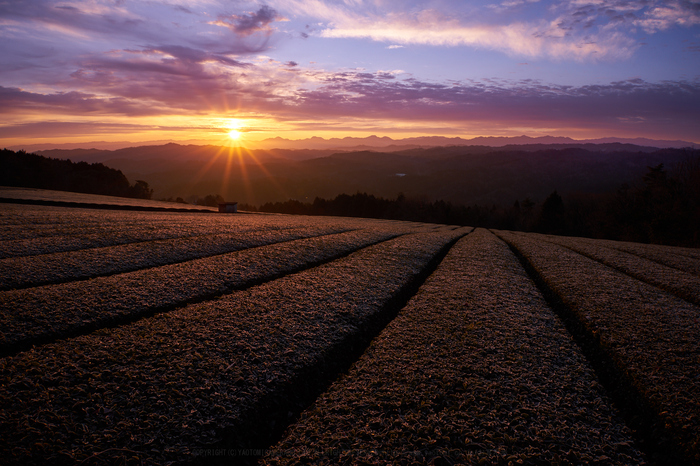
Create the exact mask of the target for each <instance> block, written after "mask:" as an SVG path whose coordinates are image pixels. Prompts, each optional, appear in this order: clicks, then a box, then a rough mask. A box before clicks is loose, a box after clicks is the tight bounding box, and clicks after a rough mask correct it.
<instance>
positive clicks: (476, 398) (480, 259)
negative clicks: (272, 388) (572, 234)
mask: <svg viewBox="0 0 700 466" xmlns="http://www.w3.org/2000/svg"><path fill="white" fill-rule="evenodd" d="M357 461H361V462H362V464H387V462H389V463H394V464H396V463H401V464H438V463H439V464H477V463H478V464H508V463H509V462H513V463H516V462H524V464H556V463H560V464H562V463H587V464H609V463H615V464H641V463H643V462H644V459H643V456H642V455H641V454H640V452H639V451H637V450H636V449H635V447H634V446H633V441H632V438H631V433H630V431H629V430H628V429H627V428H626V427H625V426H624V424H623V422H622V420H621V419H620V418H619V417H618V415H617V413H616V412H615V409H614V408H613V407H612V406H611V403H610V400H609V399H608V398H607V397H606V395H605V393H604V391H603V390H602V388H601V386H600V385H599V384H598V382H597V381H596V377H595V374H594V373H593V372H592V371H591V369H590V368H589V367H588V366H587V364H586V360H585V358H584V357H583V355H582V354H581V353H580V351H579V349H578V347H577V346H576V345H575V344H574V342H573V341H572V339H571V337H570V336H569V335H568V333H567V332H566V330H565V328H564V327H563V325H562V324H561V323H560V322H559V321H558V319H557V318H556V316H555V315H554V313H553V312H552V311H551V310H550V309H549V308H548V307H547V305H546V303H545V301H544V299H543V298H542V296H541V295H540V294H539V292H538V290H537V288H536V287H535V285H534V283H532V282H531V281H530V279H529V278H528V277H527V275H526V274H525V272H524V270H523V269H522V268H521V267H520V264H519V263H518V260H517V259H516V258H515V256H513V254H512V253H511V252H510V250H509V249H508V247H507V246H506V245H505V244H504V243H503V242H502V241H500V240H498V239H497V238H496V237H495V236H493V234H491V233H489V232H487V231H486V230H477V231H476V232H475V233H472V234H470V235H469V236H467V237H465V238H464V239H462V240H460V242H458V243H457V245H456V246H455V247H453V248H452V250H451V251H450V253H449V254H448V256H447V257H446V258H445V260H444V261H443V262H442V264H441V265H440V267H439V268H438V269H437V271H436V272H435V273H433V274H432V276H431V277H430V278H429V279H428V281H427V282H426V283H425V284H424V285H423V286H422V287H421V289H420V291H419V293H417V294H416V295H415V296H414V297H413V299H412V300H411V301H410V302H409V303H408V305H407V306H406V307H405V308H404V309H403V310H402V311H401V313H400V314H399V316H398V317H397V318H396V319H394V320H393V321H392V322H391V324H389V326H388V327H387V328H386V329H385V330H384V331H383V332H382V333H381V334H380V335H379V337H378V338H376V339H375V341H374V342H373V343H372V345H371V346H370V347H369V349H368V350H367V351H366V352H365V354H364V355H363V356H362V357H361V358H360V359H359V360H358V361H357V362H356V363H355V364H354V366H353V367H352V369H351V370H350V372H349V373H348V374H347V375H346V376H344V377H342V378H341V379H340V380H338V381H337V382H336V383H335V384H334V385H333V386H331V388H330V389H329V390H328V391H327V392H325V393H324V394H323V395H322V396H321V397H320V398H319V399H318V400H317V401H316V403H314V405H313V406H312V407H311V408H309V409H308V410H307V411H306V412H305V413H304V414H303V415H302V419H301V420H300V421H299V422H297V423H296V424H295V425H294V426H293V427H292V428H291V429H290V430H289V432H288V434H287V435H286V436H285V438H284V439H283V440H282V441H281V442H280V443H279V444H277V445H275V446H274V447H272V449H271V452H270V455H269V456H268V458H266V459H265V460H264V464H268V465H273V464H275V465H279V464H328V465H331V464H355V463H356V462H357ZM436 461H437V462H438V463H435V462H436Z"/></svg>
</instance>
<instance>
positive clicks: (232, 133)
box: [228, 129, 241, 140]
mask: <svg viewBox="0 0 700 466" xmlns="http://www.w3.org/2000/svg"><path fill="white" fill-rule="evenodd" d="M228 137H230V138H231V139H234V140H235V139H238V138H240V137H241V132H240V131H238V130H235V129H232V130H231V131H229V132H228Z"/></svg>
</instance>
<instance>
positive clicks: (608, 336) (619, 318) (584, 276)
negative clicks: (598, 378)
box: [498, 232, 700, 464]
mask: <svg viewBox="0 0 700 466" xmlns="http://www.w3.org/2000/svg"><path fill="white" fill-rule="evenodd" d="M498 234H499V236H501V237H502V238H503V239H505V240H506V241H507V242H509V243H510V244H511V245H513V246H514V247H515V248H517V250H518V251H519V252H520V253H521V254H522V255H523V256H524V258H525V259H526V260H527V261H528V262H529V263H530V265H531V266H532V267H533V268H534V270H535V271H536V273H537V274H538V275H539V276H540V277H542V279H543V280H544V282H545V283H546V285H547V286H548V287H549V288H550V289H551V290H552V292H554V293H555V294H556V295H557V296H558V298H559V299H560V300H561V302H562V303H563V305H564V306H566V308H568V309H569V310H570V312H571V313H572V314H573V317H574V319H575V320H576V321H577V322H578V323H579V324H580V325H581V326H582V328H583V332H584V334H585V336H586V337H588V338H589V339H590V340H591V341H593V342H594V344H595V346H596V347H597V349H598V350H600V351H601V352H602V354H603V355H604V357H605V358H606V360H607V361H609V363H610V364H611V365H613V366H614V369H613V370H614V373H615V375H616V376H617V378H619V379H621V383H622V387H623V392H624V393H623V397H625V398H628V399H630V400H637V401H638V403H637V404H638V405H639V407H638V409H639V412H638V413H637V416H638V417H645V418H646V422H647V423H648V425H649V430H650V431H652V434H651V435H652V436H653V437H654V440H655V441H656V442H658V444H659V448H660V449H661V450H662V451H664V452H665V453H664V455H666V457H667V458H668V457H672V456H674V455H678V460H685V461H686V462H688V463H690V464H698V463H700V417H698V413H700V383H698V378H697V368H698V367H700V343H699V342H700V325H698V323H699V320H700V308H698V307H697V306H694V305H692V304H690V303H688V302H687V301H685V300H683V299H680V298H678V297H676V296H674V295H672V294H670V293H669V292H666V291H663V290H661V289H659V288H657V287H655V286H652V285H649V284H647V283H644V282H641V281H639V280H636V279H634V278H632V277H630V276H629V275H627V274H625V273H622V272H620V271H618V270H615V269H613V268H610V267H607V266H605V265H603V264H601V263H600V262H598V261H594V260H592V259H589V258H588V257H585V256H583V255H581V254H578V253H576V252H574V251H572V250H571V249H569V248H567V247H563V246H560V245H558V244H554V243H552V242H546V241H542V240H541V239H540V238H539V237H537V236H535V235H524V234H515V233H509V232H499V233H498Z"/></svg>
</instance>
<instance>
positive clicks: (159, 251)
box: [0, 226, 344, 290]
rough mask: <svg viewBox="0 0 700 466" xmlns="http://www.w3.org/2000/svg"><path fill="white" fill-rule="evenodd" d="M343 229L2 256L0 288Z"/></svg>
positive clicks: (242, 234)
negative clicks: (5, 257) (22, 255)
mask: <svg viewBox="0 0 700 466" xmlns="http://www.w3.org/2000/svg"><path fill="white" fill-rule="evenodd" d="M342 231H344V229H342V228H338V227H336V228H333V227H332V226H331V227H325V228H324V226H318V227H302V228H298V229H284V230H252V231H246V232H238V233H224V234H209V235H203V236H193V237H185V238H175V239H169V240H156V241H141V242H138V243H129V244H124V245H119V246H109V247H104V248H90V249H83V250H79V251H69V252H60V253H55V254H42V255H37V256H29V257H13V258H9V259H0V290H11V289H17V288H27V287H31V286H39V285H46V284H51V283H61V282H68V281H74V280H79V279H85V278H91V277H97V276H104V275H112V274H116V273H124V272H129V271H133V270H139V269H144V268H150V267H158V266H163V265H167V264H173V263H177V262H184V261H189V260H193V259H199V258H203V257H208V256H214V255H218V254H225V253H229V252H234V251H238V250H241V249H247V248H252V247H259V246H264V245H267V244H273V243H279V242H283V241H291V240H295V239H301V238H307V237H312V236H320V235H327V234H332V233H340V232H342Z"/></svg>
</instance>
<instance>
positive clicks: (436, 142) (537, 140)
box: [262, 135, 700, 150]
mask: <svg viewBox="0 0 700 466" xmlns="http://www.w3.org/2000/svg"><path fill="white" fill-rule="evenodd" d="M612 143H621V144H634V145H637V146H645V147H655V148H659V149H663V148H683V147H690V148H694V149H697V148H700V144H695V143H692V142H688V141H680V140H675V141H671V140H655V139H649V138H617V137H608V138H598V139H573V138H570V137H564V136H541V137H530V136H524V135H523V136H479V137H475V138H471V139H464V138H461V137H454V138H448V137H444V136H421V137H414V138H404V139H392V138H390V137H387V136H383V137H379V136H368V137H366V138H354V137H346V138H342V139H341V138H331V139H323V138H320V137H312V138H308V139H300V140H290V139H284V138H280V137H277V138H270V139H265V140H263V141H262V144H263V145H265V146H267V147H269V148H279V149H302V148H303V149H334V148H335V149H348V148H351V149H353V150H361V147H379V148H385V147H390V146H394V145H395V146H400V149H398V150H404V149H406V148H407V147H406V146H414V147H438V146H488V147H502V146H509V145H527V144H612Z"/></svg>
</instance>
